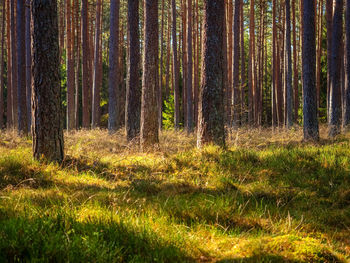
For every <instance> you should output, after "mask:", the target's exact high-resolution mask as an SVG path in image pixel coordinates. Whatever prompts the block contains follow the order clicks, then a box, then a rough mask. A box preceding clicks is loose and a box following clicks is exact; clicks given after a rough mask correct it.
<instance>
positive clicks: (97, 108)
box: [92, 0, 102, 128]
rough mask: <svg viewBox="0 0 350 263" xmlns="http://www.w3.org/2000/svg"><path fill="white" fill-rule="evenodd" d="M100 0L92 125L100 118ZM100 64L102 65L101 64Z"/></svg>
mask: <svg viewBox="0 0 350 263" xmlns="http://www.w3.org/2000/svg"><path fill="white" fill-rule="evenodd" d="M101 6H102V0H97V2H96V23H95V50H94V51H95V56H94V67H93V70H94V75H93V84H92V88H93V90H92V127H93V128H96V127H98V126H100V119H101V108H100V101H101V83H102V82H101V81H102V76H101V67H100V60H101V57H100V49H101V12H102V11H101V10H102V7H101ZM101 66H102V65H101Z"/></svg>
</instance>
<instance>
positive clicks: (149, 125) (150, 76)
mask: <svg viewBox="0 0 350 263" xmlns="http://www.w3.org/2000/svg"><path fill="white" fill-rule="evenodd" d="M144 14H145V15H144V41H145V45H144V63H143V76H142V100H141V132H140V137H141V138H140V142H141V148H142V149H143V150H145V149H147V148H148V147H150V146H152V145H154V144H157V143H158V142H159V138H158V127H159V126H158V118H157V112H158V109H157V90H158V84H159V83H158V72H159V71H158V49H159V46H158V36H159V35H158V31H159V30H158V0H145V1H144Z"/></svg>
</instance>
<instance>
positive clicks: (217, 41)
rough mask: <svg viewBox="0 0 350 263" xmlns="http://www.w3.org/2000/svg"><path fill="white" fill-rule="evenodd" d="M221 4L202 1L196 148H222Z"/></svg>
mask: <svg viewBox="0 0 350 263" xmlns="http://www.w3.org/2000/svg"><path fill="white" fill-rule="evenodd" d="M224 7H225V2H224V0H219V1H210V0H205V1H204V18H203V27H204V32H203V50H202V59H203V60H202V81H201V83H202V84H201V89H200V98H199V127H198V138H197V146H198V147H202V146H203V145H204V144H207V143H215V144H218V145H221V146H224V145H225V128H224V121H225V116H224V100H223V94H224V71H225V70H226V69H225V68H224V67H223V59H224V56H226V54H224V53H223V48H222V47H223V46H224V36H223V33H222V32H223V31H224V29H223V27H224V26H225V24H224V21H225V17H224V16H225V9H224Z"/></svg>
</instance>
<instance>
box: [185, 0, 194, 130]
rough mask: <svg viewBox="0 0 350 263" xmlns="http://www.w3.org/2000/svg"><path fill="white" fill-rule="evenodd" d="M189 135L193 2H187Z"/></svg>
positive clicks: (190, 124)
mask: <svg viewBox="0 0 350 263" xmlns="http://www.w3.org/2000/svg"><path fill="white" fill-rule="evenodd" d="M186 99H187V100H186V105H187V118H186V120H187V121H186V130H187V133H191V132H192V131H193V99H192V0H187V76H186Z"/></svg>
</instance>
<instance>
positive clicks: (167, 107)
mask: <svg viewBox="0 0 350 263" xmlns="http://www.w3.org/2000/svg"><path fill="white" fill-rule="evenodd" d="M174 126H175V100H174V95H173V94H170V96H169V99H168V100H164V108H163V128H164V129H165V130H172V129H174ZM180 126H182V123H180Z"/></svg>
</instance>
